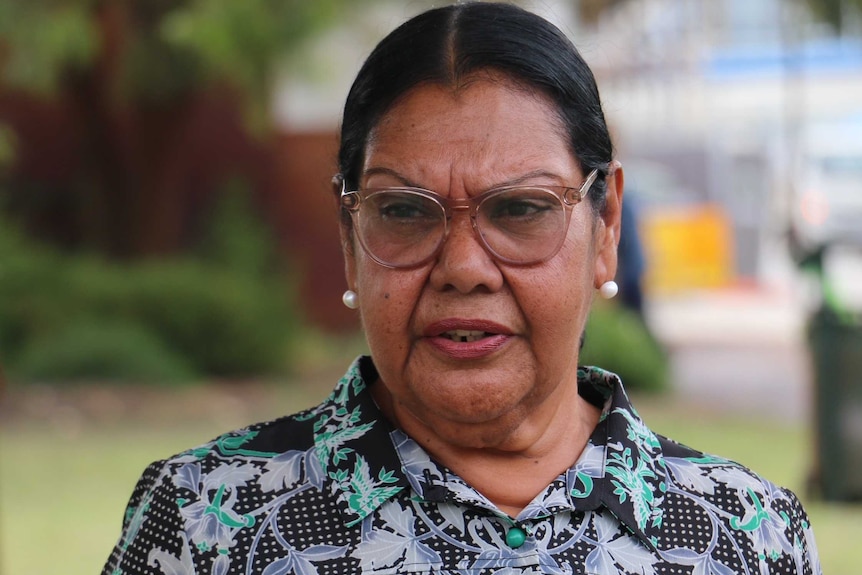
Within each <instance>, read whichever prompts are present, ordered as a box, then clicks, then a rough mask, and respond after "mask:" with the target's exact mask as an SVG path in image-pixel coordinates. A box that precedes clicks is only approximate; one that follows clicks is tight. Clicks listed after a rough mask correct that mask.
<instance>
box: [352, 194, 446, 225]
mask: <svg viewBox="0 0 862 575" xmlns="http://www.w3.org/2000/svg"><path fill="white" fill-rule="evenodd" d="M369 208H370V209H371V212H372V214H373V217H374V218H375V219H377V220H379V221H380V222H381V223H411V224H412V223H415V222H417V221H424V220H437V219H439V218H440V207H439V206H438V205H437V204H436V203H434V201H433V200H431V199H429V198H426V197H424V196H421V195H419V194H415V193H410V192H400V191H384V192H379V193H377V194H374V195H372V196H370V197H369Z"/></svg>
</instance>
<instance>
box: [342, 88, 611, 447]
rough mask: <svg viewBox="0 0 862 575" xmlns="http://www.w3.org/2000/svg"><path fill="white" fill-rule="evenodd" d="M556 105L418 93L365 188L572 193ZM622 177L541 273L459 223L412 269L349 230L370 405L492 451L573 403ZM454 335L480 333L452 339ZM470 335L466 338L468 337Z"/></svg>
mask: <svg viewBox="0 0 862 575" xmlns="http://www.w3.org/2000/svg"><path fill="white" fill-rule="evenodd" d="M569 149H570V148H569V145H568V144H567V142H566V137H565V135H564V132H563V129H562V127H561V123H560V120H559V119H558V116H557V114H556V113H555V109H554V105H553V104H552V103H551V101H550V100H548V99H546V98H545V97H544V96H541V95H537V94H531V93H527V92H525V91H523V90H521V89H518V88H516V87H514V85H513V84H511V83H509V82H507V81H506V80H505V79H503V78H500V77H496V78H493V77H482V78H476V79H475V81H473V82H471V83H469V84H467V85H466V86H465V87H463V88H460V89H459V90H457V91H453V90H452V89H450V88H446V87H442V86H438V85H422V86H419V87H417V88H415V89H413V90H412V91H411V92H409V93H408V94H407V95H406V96H405V97H404V98H402V99H400V100H399V101H398V102H397V103H396V105H395V106H394V107H392V108H391V109H390V110H389V111H388V113H386V114H385V115H384V116H383V118H382V119H381V121H380V123H379V124H378V125H377V127H376V129H375V130H374V132H373V133H372V134H371V137H370V138H369V140H368V145H367V149H366V154H365V164H364V166H363V172H362V174H361V176H360V184H361V186H362V187H363V188H365V187H387V186H405V185H406V186H414V187H421V188H425V189H428V190H433V191H434V192H436V193H437V194H439V195H441V196H444V197H450V198H465V197H470V196H474V195H477V194H480V193H482V192H484V191H486V190H488V189H490V188H494V187H498V186H503V185H508V184H511V183H513V182H516V183H518V184H534V185H543V184H544V185H554V186H561V185H562V186H569V187H578V186H580V185H581V183H582V182H583V180H584V178H585V176H586V174H583V173H582V172H581V170H580V168H579V166H578V162H577V161H576V160H575V158H574V157H573V155H572V154H571V153H570V151H569ZM621 184H622V178H621V174H620V175H619V177H609V178H608V188H609V194H608V195H609V201H608V209H607V210H606V212H605V214H604V215H603V216H602V217H600V218H595V217H594V216H593V215H592V211H591V207H590V205H589V202H588V200H585V201H583V202H581V203H580V204H578V205H576V206H575V207H574V208H573V210H572V215H571V221H570V223H569V227H568V231H567V236H566V239H565V242H564V244H563V246H562V248H561V249H560V251H559V252H558V253H557V254H556V255H555V256H554V257H552V258H551V259H550V260H548V261H545V262H543V263H541V264H537V265H533V266H528V267H517V266H511V265H506V264H502V263H499V262H497V261H495V260H494V259H493V258H492V257H491V255H490V254H488V252H486V251H485V249H484V248H483V247H482V245H481V243H480V242H479V241H478V239H477V237H476V236H475V235H474V232H473V230H472V228H471V224H470V219H469V216H467V215H464V214H460V213H458V214H456V215H455V216H454V217H453V219H452V221H451V224H450V233H449V237H448V239H447V241H446V243H445V244H444V246H443V248H442V251H441V252H440V253H439V255H438V257H437V258H436V259H434V260H432V261H431V262H429V263H427V264H425V265H423V266H421V267H418V268H415V269H406V270H405V269H388V268H385V267H382V266H380V265H378V264H377V263H375V262H374V261H373V260H372V259H371V258H370V257H368V255H367V254H366V253H365V252H364V251H363V250H362V248H361V247H360V246H359V244H358V242H357V241H355V238H352V237H350V236H349V233H350V232H349V231H345V232H344V234H345V237H344V241H345V242H348V243H350V246H349V249H346V250H345V257H346V272H347V280H348V284H349V286H350V288H351V289H353V290H354V291H356V292H357V294H358V296H359V303H360V314H361V318H362V324H363V327H364V329H365V334H366V337H367V340H368V344H369V347H370V350H371V355H372V357H373V359H374V363H375V365H376V366H377V369H378V371H379V374H380V382H379V383H378V384H376V385H375V387H374V390H375V395H376V397H377V398H378V401H379V402H380V403H381V404H384V409H385V410H386V411H387V412H388V414H389V415H390V417H394V418H395V419H396V420H397V423H399V424H400V425H401V426H402V427H405V428H409V429H414V430H415V429H417V426H418V428H420V429H426V430H429V431H430V432H431V433H434V434H437V435H439V436H440V437H442V438H444V440H446V441H449V442H451V443H455V444H459V443H460V444H463V445H465V446H471V447H487V446H491V445H494V444H497V443H499V442H502V443H505V442H506V441H508V439H507V438H508V437H510V436H512V435H513V434H516V431H517V430H518V429H519V428H521V427H523V426H525V425H530V424H531V423H536V424H537V425H541V424H542V422H541V421H538V422H537V421H534V420H536V419H539V420H541V419H542V418H543V417H545V416H546V415H548V416H549V414H551V413H553V412H554V406H555V405H559V403H560V402H563V401H565V399H564V398H567V397H570V396H571V394H572V393H576V387H577V385H576V378H577V358H578V348H579V340H580V336H581V333H582V331H583V329H584V324H585V322H586V319H587V314H588V311H589V306H590V302H591V299H592V297H593V293H594V290H595V288H596V287H598V286H599V285H601V284H602V283H603V282H604V281H607V280H610V279H613V275H614V271H615V268H616V242H617V238H618V221H619V199H620V198H619V196H620V195H621V189H618V188H621ZM456 330H464V331H468V332H470V333H471V335H477V336H479V339H478V340H476V341H456V340H455V339H454V338H453V335H454V332H455V331H456ZM471 339H472V338H471Z"/></svg>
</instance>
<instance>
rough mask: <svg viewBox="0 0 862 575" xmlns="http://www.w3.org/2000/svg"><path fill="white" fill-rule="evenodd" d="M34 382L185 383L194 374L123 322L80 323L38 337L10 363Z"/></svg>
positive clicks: (147, 332) (135, 327)
mask: <svg viewBox="0 0 862 575" xmlns="http://www.w3.org/2000/svg"><path fill="white" fill-rule="evenodd" d="M15 372H16V373H17V374H18V376H19V377H21V378H24V379H27V380H34V381H77V380H90V381H92V380H98V381H106V380H113V381H135V382H143V383H161V384H165V383H176V382H184V381H191V380H193V379H194V378H195V377H196V376H195V372H194V370H192V369H191V367H190V366H189V365H188V363H187V362H186V361H185V360H184V358H183V357H181V356H180V355H179V354H177V353H175V352H172V351H171V350H170V349H168V348H167V346H166V345H165V344H164V343H163V342H162V341H161V340H160V339H159V338H158V337H157V336H156V335H155V334H153V333H152V331H151V330H148V329H146V328H145V327H143V326H140V325H137V324H134V323H131V322H128V321H106V320H96V321H89V320H88V321H82V322H78V323H71V324H69V325H66V326H63V327H62V328H61V329H60V330H59V331H57V332H52V333H48V334H44V335H42V336H41V337H40V338H38V339H37V340H35V341H33V342H31V343H30V345H28V346H27V347H26V349H25V350H24V353H23V355H22V356H21V357H20V358H19V359H18V361H17V362H16V363H15Z"/></svg>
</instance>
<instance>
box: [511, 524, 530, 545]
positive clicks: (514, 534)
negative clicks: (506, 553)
mask: <svg viewBox="0 0 862 575" xmlns="http://www.w3.org/2000/svg"><path fill="white" fill-rule="evenodd" d="M526 540H527V534H526V533H525V532H524V530H523V529H521V528H520V527H512V528H511V529H509V532H508V533H506V545H508V546H509V547H511V548H512V549H517V548H518V547H520V546H521V545H523V544H524V541H526Z"/></svg>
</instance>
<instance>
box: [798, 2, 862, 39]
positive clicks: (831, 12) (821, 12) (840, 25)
mask: <svg viewBox="0 0 862 575" xmlns="http://www.w3.org/2000/svg"><path fill="white" fill-rule="evenodd" d="M805 1H806V3H807V4H808V5H809V6H810V7H811V9H812V11H813V12H814V14H816V15H817V16H818V17H820V18H822V19H823V20H825V21H826V22H828V23H829V24H831V25H832V26H833V27H834V28H835V29H836V30H837V31H838V32H842V31H843V30H844V25H845V19H846V18H847V16H848V15H849V12H850V11H853V12H855V15H856V17H857V18H858V17H859V15H860V14H862V0H805Z"/></svg>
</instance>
